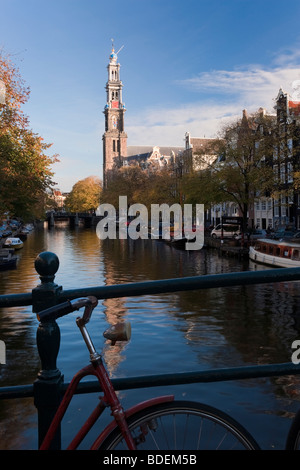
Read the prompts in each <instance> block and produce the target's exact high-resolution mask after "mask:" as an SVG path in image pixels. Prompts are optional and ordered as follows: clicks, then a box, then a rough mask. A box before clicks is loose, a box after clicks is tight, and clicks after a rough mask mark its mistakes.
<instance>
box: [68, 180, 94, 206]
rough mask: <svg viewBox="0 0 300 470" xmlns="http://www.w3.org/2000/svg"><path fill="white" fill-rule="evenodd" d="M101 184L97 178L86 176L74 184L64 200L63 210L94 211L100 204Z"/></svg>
mask: <svg viewBox="0 0 300 470" xmlns="http://www.w3.org/2000/svg"><path fill="white" fill-rule="evenodd" d="M101 190H102V184H101V181H100V179H99V178H98V177H96V176H88V177H87V178H85V179H83V180H80V181H78V182H77V183H75V184H74V186H73V188H72V191H71V192H70V193H69V194H68V196H67V197H66V199H65V208H66V209H67V210H68V211H70V212H88V211H94V210H96V209H97V207H98V206H99V204H100V194H101Z"/></svg>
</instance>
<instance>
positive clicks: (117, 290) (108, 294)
mask: <svg viewBox="0 0 300 470" xmlns="http://www.w3.org/2000/svg"><path fill="white" fill-rule="evenodd" d="M299 280H300V268H279V269H270V270H266V271H244V272H236V273H227V274H210V275H204V276H191V277H183V278H175V279H162V280H156V281H144V282H133V283H130V284H116V285H109V286H98V287H84V288H81V289H69V290H65V291H62V292H61V294H60V295H59V300H61V301H64V300H66V299H73V298H76V297H81V296H85V295H95V296H96V297H98V298H99V299H109V298H117V297H131V296H138V295H150V294H163V293H168V292H177V291H187V290H196V289H210V288H216V287H233V286H239V285H241V286H243V285H253V284H266V283H273V282H282V281H286V282H290V281H299ZM31 303H32V294H31V293H28V294H10V295H1V296H0V308H1V307H13V306H19V305H30V304H31Z"/></svg>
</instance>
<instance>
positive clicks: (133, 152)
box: [127, 145, 184, 159]
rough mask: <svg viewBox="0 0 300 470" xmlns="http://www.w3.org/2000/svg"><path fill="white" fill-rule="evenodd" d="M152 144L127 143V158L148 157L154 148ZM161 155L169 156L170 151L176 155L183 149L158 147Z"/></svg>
mask: <svg viewBox="0 0 300 470" xmlns="http://www.w3.org/2000/svg"><path fill="white" fill-rule="evenodd" d="M154 147H155V146H154V145H153V146H150V145H129V146H128V147H127V158H128V159H130V157H131V158H132V159H133V158H139V159H144V158H148V157H149V156H150V155H151V154H152V152H153V149H154ZM158 148H159V152H160V154H161V155H165V156H170V155H171V153H172V152H174V153H175V155H177V154H178V153H179V152H181V151H182V150H184V147H158Z"/></svg>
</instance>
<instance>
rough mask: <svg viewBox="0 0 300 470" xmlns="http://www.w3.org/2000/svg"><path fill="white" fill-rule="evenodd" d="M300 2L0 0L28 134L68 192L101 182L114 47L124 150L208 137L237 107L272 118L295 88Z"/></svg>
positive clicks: (1, 45) (1, 41)
mask: <svg viewBox="0 0 300 470" xmlns="http://www.w3.org/2000/svg"><path fill="white" fill-rule="evenodd" d="M299 19H300V2H299V0H289V1H288V2H285V3H284V2H282V1H278V0H114V1H112V2H109V1H102V0H84V1H83V0H59V1H57V0H51V1H46V0H0V49H3V51H4V52H5V53H6V54H10V55H11V58H12V60H13V61H14V62H15V64H16V65H17V66H18V67H19V69H20V72H21V75H22V77H23V78H24V80H25V81H26V84H27V85H28V86H29V87H30V89H31V94H30V99H29V101H28V103H27V104H26V105H25V107H24V111H25V113H26V114H27V115H28V116H29V120H30V125H31V128H32V129H33V130H34V131H35V132H36V133H38V134H40V135H41V136H42V137H43V138H44V139H45V141H46V142H48V143H50V142H51V143H53V146H52V150H51V151H52V153H58V154H59V155H60V163H57V164H56V165H55V166H54V171H55V178H54V179H55V181H56V182H57V183H58V184H57V187H58V188H60V189H61V190H62V191H70V190H71V188H72V186H73V184H75V183H76V182H77V181H78V180H80V179H83V178H85V177H87V176H90V175H97V176H100V177H101V178H102V135H103V132H104V115H103V109H104V106H105V101H106V94H105V84H106V81H107V69H106V67H107V64H108V61H109V54H110V51H111V38H114V42H115V48H116V51H117V50H118V49H119V48H121V46H123V45H124V47H123V49H122V50H121V52H120V53H119V55H118V61H119V63H120V64H121V80H122V82H123V85H124V87H123V101H124V102H125V105H126V114H125V130H126V132H127V134H128V145H158V146H167V145H170V146H171V145H174V146H183V144H184V134H185V132H186V131H189V132H190V133H191V135H192V136H193V137H204V136H205V137H214V136H215V135H217V133H218V132H219V131H220V129H221V128H222V126H223V125H224V123H226V122H227V121H228V120H233V119H236V118H237V117H240V116H241V114H242V110H243V109H247V110H248V112H254V111H256V110H257V109H258V108H259V107H261V106H262V107H265V108H266V109H267V110H268V111H269V112H273V111H274V110H273V106H274V99H275V98H276V96H277V93H278V91H279V88H280V87H282V88H283V90H284V91H285V92H288V93H290V94H292V93H293V88H292V84H293V82H294V81H295V80H299V79H300V31H299Z"/></svg>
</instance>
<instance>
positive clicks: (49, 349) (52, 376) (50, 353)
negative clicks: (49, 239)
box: [32, 252, 63, 449]
mask: <svg viewBox="0 0 300 470" xmlns="http://www.w3.org/2000/svg"><path fill="white" fill-rule="evenodd" d="M58 267H59V260H58V257H57V256H56V255H55V254H54V253H51V252H43V253H40V254H39V255H38V256H37V258H36V260H35V269H36V271H37V272H38V274H39V276H40V280H41V284H39V285H38V286H37V287H36V288H34V289H33V290H32V310H33V312H35V313H38V312H40V311H41V310H44V309H45V308H48V307H52V306H53V305H56V304H57V303H59V294H60V292H61V291H62V287H61V286H58V285H57V284H55V283H54V278H55V274H56V272H57V270H58ZM36 338H37V348H38V352H39V356H40V360H41V370H40V371H39V373H38V376H37V379H36V380H35V382H34V384H33V393H34V404H35V406H36V408H37V410H38V441H39V446H40V444H41V443H42V441H43V438H44V436H45V434H46V431H47V429H48V427H49V425H50V423H51V421H52V419H53V416H54V414H55V411H56V409H57V407H58V405H59V402H60V400H61V386H62V383H63V376H62V374H61V372H60V371H59V370H58V369H57V367H56V359H57V355H58V352H59V347H60V330H59V326H58V325H57V323H56V321H49V322H47V323H44V324H41V323H40V324H39V326H38V329H37V335H36ZM60 447H61V435H60V429H59V430H58V432H57V435H56V437H55V439H54V440H53V443H52V446H51V448H52V449H60Z"/></svg>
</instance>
